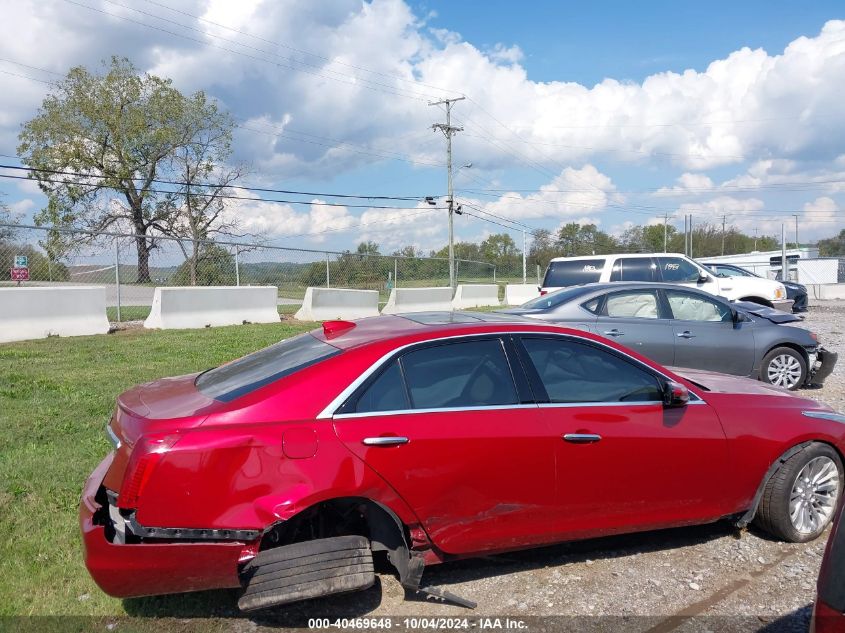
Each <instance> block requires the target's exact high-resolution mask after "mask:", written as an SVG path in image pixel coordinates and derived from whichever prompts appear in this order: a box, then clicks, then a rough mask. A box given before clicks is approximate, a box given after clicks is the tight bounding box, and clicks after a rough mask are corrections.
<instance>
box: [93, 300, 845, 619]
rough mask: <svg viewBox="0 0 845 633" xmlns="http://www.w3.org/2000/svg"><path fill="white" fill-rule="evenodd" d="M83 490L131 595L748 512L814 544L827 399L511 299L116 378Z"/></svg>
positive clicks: (246, 600)
mask: <svg viewBox="0 0 845 633" xmlns="http://www.w3.org/2000/svg"><path fill="white" fill-rule="evenodd" d="M106 430H107V433H108V435H109V437H110V438H111V441H112V442H113V444H114V451H113V452H112V453H111V454H109V455H108V456H107V457H106V458H105V459H104V460H103V462H102V463H101V464H100V465H99V466H98V467H97V468H96V470H95V471H94V472H93V473H92V474H91V476H90V477H89V479H88V481H87V483H86V484H85V489H84V491H83V495H82V502H81V505H80V525H81V529H82V535H83V541H84V548H85V562H86V565H87V567H88V570H89V571H90V573H91V575H92V576H93V578H94V580H95V581H96V582H97V584H98V585H99V586H100V587H101V588H102V589H103V590H104V591H105V592H107V593H109V594H111V595H113V596H119V597H130V596H142V595H151V594H164V593H177V592H187V591H196V590H202V589H213V588H227V587H228V588H237V587H241V588H243V593H242V595H241V598H240V601H239V604H240V607H241V608H242V609H244V610H252V609H260V608H264V607H269V606H275V605H280V604H285V603H289V602H293V601H297V600H302V599H306V598H313V597H317V596H323V595H328V594H332V593H339V592H346V591H352V590H356V589H363V588H366V587H368V586H370V585H371V584H372V583H373V582H374V578H375V577H374V571H373V570H374V565H373V558H374V556H375V557H384V558H385V560H386V561H387V562H389V563H390V564H392V566H393V567H394V568H395V570H396V573H397V574H398V576H399V579H400V580H401V582H402V585H403V586H404V587H406V588H407V589H409V590H412V591H423V592H427V593H430V594H434V595H437V596H439V597H441V598H445V599H448V600H452V601H454V602H457V603H460V604H466V605H470V603H469V602H468V601H465V600H462V599H461V598H460V597H458V596H454V595H452V594H449V593H448V592H445V591H442V590H439V589H437V588H434V587H425V586H424V583H422V582H421V581H422V576H423V570H424V568H425V566H427V565H433V564H436V563H440V562H443V561H448V560H454V559H457V558H462V557H471V556H474V555H480V554H486V553H491V552H502V551H507V550H515V549H520V548H528V547H536V546H540V545H545V544H551V543H557V542H561V541H567V540H575V539H585V538H592V537H598V536H604V535H610V534H618V533H624V532H636V531H644V530H654V529H659V528H668V527H674V526H684V525H691V524H701V523H708V522H714V521H718V520H722V519H724V520H729V521H732V522H733V523H734V524H735V525H737V526H739V527H744V526H745V525H747V524H749V523H750V522H751V521H752V520H753V521H755V522H756V524H757V525H758V526H759V527H760V528H762V529H763V530H765V531H767V532H768V533H770V534H771V535H772V536H774V537H776V538H778V539H782V540H785V541H791V542H803V541H809V540H811V539H814V538H816V537H818V536H819V535H820V534H821V533H822V532H823V531H824V529H825V528H826V527H827V525H828V523H829V522H830V520H831V516H832V514H833V512H834V509H835V508H836V505H837V502H838V500H839V497H840V495H841V492H842V488H843V467H842V454H843V450H845V416H842V415H840V414H838V413H836V412H834V411H833V410H832V409H830V408H828V407H826V406H824V405H821V404H819V403H817V402H815V401H813V400H810V399H807V398H802V397H800V396H797V395H795V394H794V393H791V392H788V391H784V390H781V389H779V388H777V387H772V386H770V385H766V384H762V383H759V382H757V381H752V380H749V379H743V378H736V377H733V376H724V375H720V374H714V373H708V372H704V371H691V370H682V369H667V368H665V367H662V366H660V365H657V364H655V363H654V362H652V361H650V360H648V359H647V358H644V357H642V356H640V355H638V354H636V353H635V352H633V351H631V350H629V349H627V348H625V347H622V346H620V345H618V344H616V343H614V342H612V341H608V340H605V339H603V338H601V337H598V336H594V335H592V334H589V333H585V332H581V331H577V330H570V329H565V328H561V327H558V326H555V325H552V324H544V323H541V322H537V321H520V320H518V318H517V317H514V316H512V315H501V314H492V313H491V314H473V313H419V314H409V315H404V316H380V317H374V318H370V319H363V320H360V321H357V322H347V321H329V322H326V323H325V324H323V327H322V328H321V329H318V330H315V331H313V332H310V333H307V334H302V335H300V336H297V337H294V338H290V339H287V340H283V341H281V342H279V343H276V344H275V345H272V346H270V347H268V348H266V349H263V350H260V351H258V352H255V353H253V354H250V355H248V356H245V357H243V358H241V359H239V360H235V361H233V362H231V363H228V364H226V365H223V366H221V367H218V368H216V369H210V370H208V371H205V372H202V373H200V374H194V375H189V376H182V377H177V378H167V379H163V380H159V381H156V382H152V383H149V384H146V385H141V386H139V387H136V388H134V389H131V390H130V391H127V392H126V393H124V394H123V395H121V396H120V397H119V399H118V403H117V408H116V410H115V413H114V416H113V417H112V419H111V421H110V422H109V424H108V427H107V429H106Z"/></svg>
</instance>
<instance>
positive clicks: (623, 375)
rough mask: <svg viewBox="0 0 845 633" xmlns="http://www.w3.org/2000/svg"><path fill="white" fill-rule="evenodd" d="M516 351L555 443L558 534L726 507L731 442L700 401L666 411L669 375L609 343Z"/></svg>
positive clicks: (558, 342)
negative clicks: (665, 376) (665, 384)
mask: <svg viewBox="0 0 845 633" xmlns="http://www.w3.org/2000/svg"><path fill="white" fill-rule="evenodd" d="M518 338H519V341H518V349H519V353H520V355H521V356H522V357H523V363H524V364H525V365H526V368H527V370H528V373H529V377H530V379H531V382H532V386H533V388H534V391H535V393H536V394H537V398H538V400H540V401H541V404H540V405H539V407H540V409H539V411H538V415H539V416H540V417H542V419H543V420H544V421H545V422H546V424H548V425H549V426H551V427H552V430H553V432H554V434H555V435H556V436H557V438H558V443H557V451H556V453H557V460H556V463H557V480H558V485H557V490H558V503H559V504H560V511H559V513H558V516H560V517H561V518H560V521H559V523H558V529H559V531H560V532H559V535H560V537H561V538H577V537H590V536H598V535H603V534H610V533H613V532H624V531H630V530H637V529H650V528H656V527H668V526H672V525H682V524H685V523H690V522H696V521H704V520H708V519H715V518H717V517H719V516H721V515H722V514H723V513H724V512H725V511H726V509H725V506H724V502H723V501H722V499H723V498H724V497H723V493H724V488H723V486H724V485H725V483H726V481H727V464H728V453H727V440H726V438H725V434H724V432H723V430H722V426H721V424H720V422H719V419H718V417H717V416H716V414H715V412H714V411H713V410H712V409H711V407H710V406H709V405H707V404H706V403H705V402H704V401H703V400H701V399H698V398H697V397H696V396H695V395H693V396H692V398H694V400H693V401H692V402H690V404H689V405H687V406H685V407H679V408H672V409H666V408H664V406H663V402H662V394H663V385H662V380H663V378H662V377H661V376H659V375H658V374H657V373H656V372H654V371H653V370H651V369H650V368H648V367H647V366H645V365H642V364H641V363H639V362H638V361H635V360H634V359H632V358H630V357H627V356H625V355H624V354H621V353H620V352H617V351H616V350H613V349H611V348H609V347H606V346H603V345H600V344H597V343H595V342H592V341H585V340H583V339H579V338H577V337H570V336H565V335H546V334H543V335H523V336H520V337H518Z"/></svg>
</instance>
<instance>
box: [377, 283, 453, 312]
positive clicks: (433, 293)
mask: <svg viewBox="0 0 845 633" xmlns="http://www.w3.org/2000/svg"><path fill="white" fill-rule="evenodd" d="M451 309H452V289H451V288H448V287H447V288H394V289H393V290H391V291H390V297H388V299H387V304H386V305H385V306H384V307H383V308H382V309H381V313H382V314H402V313H404V312H434V311H440V310H451Z"/></svg>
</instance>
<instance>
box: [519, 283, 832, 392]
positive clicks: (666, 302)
mask: <svg viewBox="0 0 845 633" xmlns="http://www.w3.org/2000/svg"><path fill="white" fill-rule="evenodd" d="M503 312H507V313H509V314H520V315H522V316H526V317H532V318H536V319H542V320H545V321H552V322H555V323H561V324H565V325H568V326H574V327H578V328H580V329H585V330H588V331H591V332H594V333H596V334H600V335H602V336H606V337H609V338H613V339H614V340H616V341H618V342H620V343H622V344H623V345H626V346H628V347H630V348H631V349H633V350H635V351H637V352H640V353H641V354H643V355H644V356H648V357H649V358H651V359H652V360H655V361H657V362H658V363H661V364H663V365H675V366H677V367H688V368H693V369H706V370H711V371H718V372H722V373H726V374H734V375H736V376H749V377H752V378H759V379H760V380H762V381H764V382H767V383H771V384H773V385H777V386H779V387H785V388H787V389H798V388H799V387H801V386H803V385H806V384H821V383H822V382H823V381H824V379H825V378H826V377H827V376H829V375H830V372H831V371H833V367H834V365H835V364H836V359H837V354H834V353H833V352H829V351H827V350H825V349H824V348H822V346H821V345H819V342H818V338H817V337H816V335H815V334H813V333H811V332H810V331H808V330H806V329H804V328H801V327H793V326H790V325H787V323H790V322H797V321H800V320H801V319H800V317H796V316H794V315H791V314H786V313H784V312H779V311H777V310H773V309H771V308H766V307H763V306H759V305H757V304H754V303H745V302H737V303H730V302H728V301H727V300H725V299H722V298H721V297H715V296H713V295H711V294H708V293H706V292H702V291H700V290H696V289H694V288H688V287H685V286H672V285H667V284H657V283H620V282H614V283H594V284H586V285H583V286H576V287H572V288H565V289H563V290H558V291H557V292H553V293H550V294H547V295H543V296H541V297H538V298H537V299H533V300H531V301H529V302H528V303H525V304H524V305H522V306H520V307H518V308H512V309H508V310H504V311H503Z"/></svg>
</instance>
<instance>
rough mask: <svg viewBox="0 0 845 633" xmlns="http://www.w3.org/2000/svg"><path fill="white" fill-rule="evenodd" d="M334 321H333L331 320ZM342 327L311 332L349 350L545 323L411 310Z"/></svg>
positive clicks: (501, 315)
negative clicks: (405, 339)
mask: <svg viewBox="0 0 845 633" xmlns="http://www.w3.org/2000/svg"><path fill="white" fill-rule="evenodd" d="M334 323H337V322H334ZM343 323H344V325H346V327H343V328H340V329H338V330H337V333H332V332H328V333H327V332H326V329H325V327H326V326H325V325H324V328H323V329H322V330H314V331H312V334H313V335H314V336H316V337H317V338H319V339H321V340H324V341H326V342H327V343H329V344H331V345H333V346H334V347H338V348H340V349H351V348H353V347H358V346H361V345H367V344H369V343H374V342H378V341H384V340H387V339H394V338H401V337H403V336H409V335H410V336H413V335H422V334H429V333H430V334H432V335H435V336H439V335H443V334H448V333H449V332H451V331H456V332H458V331H459V332H461V333H462V334H473V333H476V332H478V333H483V332H485V331H491V332H495V331H501V327H499V328H496V327H493V326H502V325H508V324H510V325H530V326H532V328H537V327H540V326H548V325H549V324H548V323H544V322H540V321H537V320H536V319H530V318H527V317H521V316H519V315H517V314H506V313H501V312H463V311H461V312H452V311H442V312H412V313H406V314H395V315H387V314H382V315H379V316H375V317H368V318H365V319H359V320H357V321H349V322H343Z"/></svg>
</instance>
